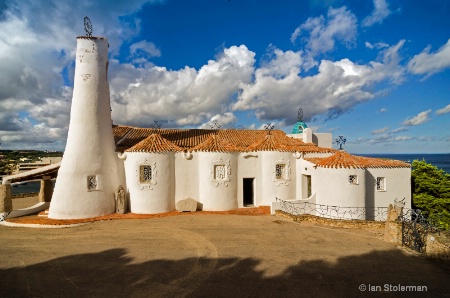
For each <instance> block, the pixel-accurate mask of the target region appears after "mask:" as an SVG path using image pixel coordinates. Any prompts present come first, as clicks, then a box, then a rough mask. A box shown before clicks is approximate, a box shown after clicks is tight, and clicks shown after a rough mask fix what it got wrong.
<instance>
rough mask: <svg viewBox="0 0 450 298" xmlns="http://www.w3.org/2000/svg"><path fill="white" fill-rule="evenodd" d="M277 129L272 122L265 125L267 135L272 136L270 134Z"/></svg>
mask: <svg viewBox="0 0 450 298" xmlns="http://www.w3.org/2000/svg"><path fill="white" fill-rule="evenodd" d="M274 128H275V125H273V124H272V123H271V122H269V123H267V124H266V125H264V129H265V130H267V133H268V134H269V135H270V132H271V131H272V130H273V129H274Z"/></svg>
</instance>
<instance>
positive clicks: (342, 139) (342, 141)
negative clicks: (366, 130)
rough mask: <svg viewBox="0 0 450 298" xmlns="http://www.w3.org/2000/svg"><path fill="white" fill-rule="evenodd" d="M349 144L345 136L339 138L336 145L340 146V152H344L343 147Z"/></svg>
mask: <svg viewBox="0 0 450 298" xmlns="http://www.w3.org/2000/svg"><path fill="white" fill-rule="evenodd" d="M345 142H347V139H346V138H344V136H339V138H337V139H336V144H338V145H339V150H342V146H343V145H344V144H345Z"/></svg>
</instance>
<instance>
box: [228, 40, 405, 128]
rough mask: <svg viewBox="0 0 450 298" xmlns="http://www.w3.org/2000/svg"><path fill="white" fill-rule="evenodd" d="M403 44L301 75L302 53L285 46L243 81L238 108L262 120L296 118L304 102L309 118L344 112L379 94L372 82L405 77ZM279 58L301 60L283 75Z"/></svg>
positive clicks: (323, 64) (324, 63) (324, 64)
mask: <svg viewBox="0 0 450 298" xmlns="http://www.w3.org/2000/svg"><path fill="white" fill-rule="evenodd" d="M402 45H403V41H400V42H399V43H398V44H397V45H395V46H393V47H390V48H389V49H386V50H385V51H384V55H383V58H382V59H383V61H381V62H374V61H372V62H370V63H368V64H366V65H360V64H356V63H354V62H352V61H350V60H349V59H342V60H339V61H336V62H333V61H330V60H322V61H321V62H320V65H319V67H318V73H317V74H316V75H310V76H303V77H302V76H300V75H299V69H300V68H301V65H299V64H298V63H301V61H302V60H301V59H298V56H296V55H283V54H281V53H280V52H281V51H280V50H278V51H277V54H276V55H275V57H274V58H273V59H274V61H272V62H271V63H266V64H265V65H263V66H261V67H260V68H258V69H257V70H256V71H255V76H254V80H253V81H252V82H250V83H242V84H241V85H240V87H241V89H242V91H241V92H240V93H239V96H238V99H237V102H236V103H235V104H234V105H233V110H256V115H257V116H258V118H259V119H260V120H262V121H268V120H275V119H285V120H286V123H287V124H288V125H289V124H293V123H295V121H296V117H297V114H296V113H294V112H293V110H296V109H297V108H298V106H301V107H302V108H303V110H304V111H305V115H304V119H305V121H309V120H310V119H311V117H312V116H313V115H320V114H328V116H329V117H332V116H333V115H339V114H341V113H342V112H343V111H346V110H347V109H349V108H351V107H353V106H355V105H357V104H358V103H361V102H363V101H367V100H370V99H372V98H374V97H375V93H374V91H373V88H372V86H373V85H374V84H377V83H380V82H382V81H390V82H392V83H398V82H401V80H402V78H403V73H404V71H403V69H402V67H400V66H399V61H400V60H401V59H400V57H399V55H398V50H399V49H400V48H401V46H402ZM278 59H283V60H286V59H293V60H294V62H295V63H294V62H292V63H287V62H284V63H287V64H288V65H292V66H293V65H295V67H291V68H289V70H290V71H284V72H283V74H284V75H283V76H279V73H280V71H279V69H280V67H279V66H278V61H277V60H278Z"/></svg>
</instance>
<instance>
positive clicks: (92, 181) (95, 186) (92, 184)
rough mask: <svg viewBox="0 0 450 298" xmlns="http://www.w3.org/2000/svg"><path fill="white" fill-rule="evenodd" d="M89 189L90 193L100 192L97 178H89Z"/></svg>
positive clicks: (92, 176)
mask: <svg viewBox="0 0 450 298" xmlns="http://www.w3.org/2000/svg"><path fill="white" fill-rule="evenodd" d="M87 189H88V191H93V190H98V182H97V176H95V175H91V176H87Z"/></svg>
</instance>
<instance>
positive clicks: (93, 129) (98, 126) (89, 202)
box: [49, 38, 119, 219]
mask: <svg viewBox="0 0 450 298" xmlns="http://www.w3.org/2000/svg"><path fill="white" fill-rule="evenodd" d="M107 63H108V40H107V39H96V38H78V39H77V53H76V67H75V79H74V90H73V98H72V107H71V112H70V125H69V133H68V137H67V145H66V149H65V152H64V158H63V159H62V162H61V167H60V169H59V171H58V179H57V180H56V185H55V190H54V192H53V197H52V201H51V204H50V211H49V217H50V218H57V219H71V218H89V217H95V216H100V215H105V214H109V213H113V212H115V200H114V193H115V191H116V189H117V187H118V186H119V177H118V174H117V164H116V153H115V152H114V150H115V145H114V138H113V133H112V129H111V110H110V98H109V85H108V81H107ZM88 176H95V177H96V180H97V187H96V189H95V190H88V187H87V185H88Z"/></svg>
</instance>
